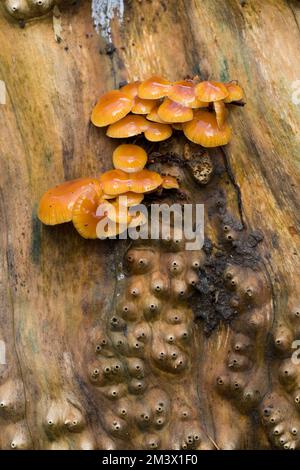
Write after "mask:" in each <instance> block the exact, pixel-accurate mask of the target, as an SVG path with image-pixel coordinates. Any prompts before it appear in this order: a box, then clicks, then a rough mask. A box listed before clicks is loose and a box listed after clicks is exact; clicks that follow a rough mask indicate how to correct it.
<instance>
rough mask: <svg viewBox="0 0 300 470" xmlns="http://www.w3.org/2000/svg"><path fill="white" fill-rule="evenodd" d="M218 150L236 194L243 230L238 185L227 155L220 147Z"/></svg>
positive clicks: (242, 210) (241, 206) (243, 220)
mask: <svg viewBox="0 0 300 470" xmlns="http://www.w3.org/2000/svg"><path fill="white" fill-rule="evenodd" d="M220 150H221V152H222V155H223V161H224V166H225V169H226V172H227V174H228V176H229V179H230V181H231V183H232V185H233V187H234V189H235V192H236V196H237V204H238V210H239V215H240V219H241V223H242V226H243V229H247V225H246V223H245V219H244V214H243V212H244V209H243V201H242V193H241V189H240V187H239V185H238V183H237V182H236V179H235V176H234V174H233V171H232V168H231V165H230V161H229V158H228V155H227V154H226V152H225V150H224V148H223V147H220Z"/></svg>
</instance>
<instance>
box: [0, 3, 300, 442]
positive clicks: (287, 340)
mask: <svg viewBox="0 0 300 470" xmlns="http://www.w3.org/2000/svg"><path fill="white" fill-rule="evenodd" d="M60 3H61V4H62V5H60V6H59V8H60V10H58V8H57V7H56V8H55V9H54V10H53V11H52V10H51V11H50V12H49V13H48V14H47V15H45V16H42V17H39V18H38V19H36V18H30V19H29V20H28V16H31V15H30V14H28V15H27V18H26V22H24V21H22V19H21V21H19V20H20V19H18V21H17V20H16V19H15V18H12V17H11V16H10V15H9V14H8V13H7V11H6V10H5V8H4V3H3V5H2V10H1V14H0V45H1V47H0V80H1V81H2V85H1V89H3V88H4V87H5V89H6V91H5V100H4V99H2V101H1V103H3V104H0V136H1V149H0V155H1V173H0V181H1V199H0V212H1V216H0V218H1V221H2V230H1V237H0V253H1V283H0V296H1V305H0V318H1V322H0V340H1V341H2V343H1V344H4V345H5V350H6V351H5V352H6V357H5V361H2V362H5V363H4V364H1V365H0V430H1V432H0V448H1V449H7V448H20V449H28V448H30V449H31V448H33V449H49V448H51V449H64V448H66V449H81V448H82V449H89V448H91V449H124V448H129V449H130V448H138V449H140V448H150V449H155V448H167V449H169V448H170V449H181V448H183V449H185V448H199V449H240V448H241V449H254V448H263V449H270V448H300V441H299V437H298V436H299V435H300V423H299V403H300V391H299V388H298V386H299V374H300V372H299V366H298V365H297V364H296V363H295V361H292V355H293V353H294V352H295V344H294V345H293V342H294V341H295V340H297V339H298V338H299V335H300V313H299V312H300V310H299V309H300V299H299V295H300V285H299V268H300V263H299V198H298V193H297V189H298V188H299V180H300V175H299V150H300V141H299V118H300V105H299V104H297V99H296V100H295V93H296V91H297V90H296V89H295V86H296V85H297V84H296V81H297V80H299V79H300V63H299V61H298V60H297V57H298V51H299V46H300V33H299V22H300V7H299V4H298V2H296V1H284V0H276V1H275V0H265V1H264V2H260V1H258V0H248V1H247V0H246V1H243V2H242V1H238V0H228V1H227V2H222V1H218V0H180V1H178V0H166V1H158V0H152V1H151V0H149V1H147V0H144V1H141V2H140V1H127V2H125V4H124V3H123V1H121V0H120V1H115V2H107V1H100V0H99V1H98V0H94V1H93V2H92V5H91V2H90V1H82V2H79V3H78V4H76V5H71V6H70V5H65V6H64V5H63V3H64V2H60ZM66 3H67V2H66ZM68 3H69V2H68ZM94 22H95V23H96V28H95V27H94V24H93V23H94ZM154 73H155V74H161V75H164V76H166V77H167V78H169V79H170V80H178V79H181V78H182V77H185V76H194V75H199V77H200V78H201V79H206V78H207V77H212V78H215V79H216V80H222V81H228V80H233V79H237V80H239V82H240V84H241V85H242V87H243V88H244V90H245V95H246V100H245V101H246V106H245V107H236V108H235V109H233V110H232V112H231V114H230V123H231V126H232V128H233V138H232V141H231V143H230V144H229V145H228V146H226V148H222V149H216V150H214V151H210V152H206V153H205V154H204V155H203V153H201V152H200V150H199V149H198V148H197V147H196V146H193V145H189V146H187V145H186V141H185V140H184V139H183V138H182V137H181V136H179V135H177V134H176V135H174V136H173V137H172V139H170V141H168V142H167V144H164V145H160V146H156V147H155V148H154V149H150V148H149V147H148V149H149V151H150V150H152V151H153V150H155V151H156V152H158V153H159V154H160V155H162V163H159V162H158V160H155V158H154V157H153V159H154V160H155V161H154V163H153V164H154V166H155V167H159V168H161V169H162V170H163V171H165V172H169V173H172V174H175V175H176V176H178V177H179V178H180V179H181V183H182V189H183V192H184V195H185V196H184V197H185V198H186V199H187V200H191V201H193V202H203V203H204V204H205V211H206V221H207V223H206V244H205V247H204V250H202V252H201V253H196V254H195V253H194V254H191V253H193V252H191V253H190V254H189V253H188V252H185V251H184V250H182V249H181V247H179V248H178V247H176V244H175V245H174V244H172V243H170V246H168V247H167V248H166V247H165V246H163V245H160V244H152V243H148V244H145V245H143V246H141V245H139V244H133V246H132V247H131V248H130V251H127V249H128V247H127V246H126V245H125V244H124V243H123V242H119V241H100V240H97V241H91V240H84V239H82V238H80V236H79V235H78V234H77V233H75V230H72V228H71V227H70V226H69V225H67V224H65V225H63V226H57V227H50V228H49V227H45V226H42V225H41V224H40V223H39V221H38V220H37V216H36V210H37V205H38V201H39V199H40V197H41V195H42V194H43V192H45V191H46V190H47V189H48V188H49V187H51V186H54V185H55V184H58V183H60V182H62V181H64V180H65V179H73V178H77V177H81V176H92V175H95V176H96V175H97V174H99V173H101V172H103V171H105V170H107V169H109V168H110V167H111V154H112V151H113V149H114V148H115V147H116V145H118V142H116V141H112V140H111V139H108V138H107V137H106V136H105V133H104V132H103V131H102V130H99V129H96V128H94V127H93V126H92V125H91V124H90V113H91V109H92V107H93V105H94V103H95V101H96V99H97V98H98V97H99V96H100V95H101V93H103V92H105V91H108V90H110V89H112V88H118V86H119V84H120V83H121V82H123V81H124V80H128V81H131V80H134V79H143V78H146V77H147V76H149V75H151V74H154ZM2 95H3V93H2ZM2 98H3V96H2ZM142 144H143V145H145V143H142ZM170 151H173V152H175V154H176V156H177V157H176V158H175V157H174V159H173V161H172V160H171V161H170V158H169V157H168V155H170ZM204 157H205V158H206V159H207V161H209V162H210V165H211V166H212V167H213V172H212V176H211V178H210V180H209V182H208V184H203V181H200V184H199V181H198V182H197V181H196V178H195V176H196V174H195V168H196V167H195V165H196V164H197V162H198V163H199V166H198V167H197V168H198V169H199V167H200V169H201V168H202V166H203V158H204ZM187 159H188V160H187ZM201 165H202V166H201ZM196 166H197V165H196ZM202 169H203V168H202ZM262 237H263V239H262ZM128 257H129V258H128ZM141 259H142V264H143V263H144V262H145V263H146V265H147V266H148V265H149V266H152V268H153V269H152V268H151V269H150V268H149V269H148V268H147V269H146V268H145V270H143V269H141V270H139V269H140V268H138V266H139V264H138V262H139V260H141ZM174 261H175V263H178V265H179V266H182V270H183V271H182V272H184V273H185V275H184V276H183V277H182V276H181V277H180V276H179V278H178V279H179V281H180V282H181V283H180V282H175V281H174V279H177V278H174V276H173V274H172V271H171V270H170V269H171V268H170V269H169V268H168V266H170V263H172V262H174ZM195 262H196V263H197V262H198V263H199V264H200V271H199V273H198V274H199V279H197V287H198V290H197V289H196V292H195V294H194V295H193V296H192V298H191V299H192V300H191V299H189V298H186V296H185V295H183V297H182V298H180V295H181V294H180V292H181V287H182V285H184V289H186V293H188V290H189V289H190V285H189V282H192V280H193V279H194V277H193V276H194V275H195V273H197V272H198V271H197V269H195V265H194V263H195ZM128 263H129V267H128ZM130 266H131V267H130ZM196 267H197V266H196ZM154 268H155V269H154ZM158 278H159V280H160V282H162V283H164V282H165V284H166V285H167V286H168V292H169V293H168V294H165V296H164V295H163V294H162V296H161V297H160V296H159V295H156V294H153V292H152V289H153V288H154V287H153V285H154V284H155V280H156V279H158ZM153 283H154V284H153ZM205 283H206V284H205ZM204 284H205V285H206V287H207V286H208V288H209V289H208V290H205V288H206V287H205V285H204ZM134 287H137V289H140V291H141V295H142V300H141V299H140V300H137V303H136V304H134V305H135V307H132V305H133V303H134V302H133V300H132V298H131V297H130V295H131V294H130V292H131V290H132V288H134ZM184 294H185V292H184ZM177 296H179V297H177ZM153 299H154V300H153ZM178 299H179V300H178ZM143 302H144V303H143ZM153 302H154V307H155V306H157V308H158V310H159V312H158V314H157V316H155V315H154V316H153V315H152V314H150V313H151V308H150V313H149V312H148V310H147V308H148V307H149V306H151V305H152V304H153ZM156 303H157V305H156ZM124 307H129V311H130V308H131V307H132V308H133V313H132V317H130V318H129V316H128V314H127V317H126V315H125V313H124V311H123V310H122V309H124ZM136 309H137V310H138V311H139V312H140V311H142V310H143V311H144V313H143V315H142V318H141V317H140V316H139V315H137V314H135V313H134V312H136ZM172 309H173V310H174V309H175V310H176V312H177V314H178V315H179V316H180V315H181V316H182V319H181V320H180V319H179V321H178V324H177V323H176V321H175V320H174V318H173V317H174V315H175V316H177V315H176V314H174V311H173V310H172ZM146 310H147V312H148V313H145V311H146ZM125 311H126V312H127V310H125ZM122 312H123V313H122ZM129 313H130V312H129ZM173 314H174V315H173ZM227 314H228V316H229V319H228V318H227ZM172 315H173V316H172ZM114 317H115V318H116V321H117V325H113V323H112V322H114V320H113V319H114ZM171 317H172V318H171ZM124 325H125V326H124ZM124 331H126V332H127V333H126V334H125V333H124ZM185 334H186V337H187V340H186V342H185V339H184V338H185ZM170 335H171V339H170ZM182 335H183V336H182ZM161 353H162V354H163V355H162V356H161V357H163V359H162V360H161V359H160V354H161ZM173 353H174V354H175V355H176V356H174V357H175V359H174V360H175V363H174V361H173V362H172V354H173ZM174 364H177V366H176V367H175V366H174ZM116 366H117V369H116ZM106 369H107V371H106ZM113 372H114V373H113ZM110 373H111V374H112V376H110ZM103 374H104V375H103ZM105 374H107V375H105ZM111 377H112V378H111Z"/></svg>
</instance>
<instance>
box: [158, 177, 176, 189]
mask: <svg viewBox="0 0 300 470" xmlns="http://www.w3.org/2000/svg"><path fill="white" fill-rule="evenodd" d="M162 187H163V188H164V189H178V188H179V184H178V181H177V179H176V178H174V176H171V175H167V176H163V182H162Z"/></svg>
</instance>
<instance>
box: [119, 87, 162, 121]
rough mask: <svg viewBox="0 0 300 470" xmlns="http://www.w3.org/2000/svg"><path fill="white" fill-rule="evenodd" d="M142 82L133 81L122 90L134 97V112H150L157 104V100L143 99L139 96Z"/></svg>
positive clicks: (132, 110)
mask: <svg viewBox="0 0 300 470" xmlns="http://www.w3.org/2000/svg"><path fill="white" fill-rule="evenodd" d="M140 84H141V82H138V81H137V82H132V83H128V85H124V86H123V87H122V88H121V91H122V92H123V93H125V94H126V95H128V96H129V97H130V98H132V99H133V106H132V109H131V112H132V113H133V114H148V113H150V112H151V110H152V108H154V106H155V105H156V100H143V99H142V98H139V97H138V88H139V85H140Z"/></svg>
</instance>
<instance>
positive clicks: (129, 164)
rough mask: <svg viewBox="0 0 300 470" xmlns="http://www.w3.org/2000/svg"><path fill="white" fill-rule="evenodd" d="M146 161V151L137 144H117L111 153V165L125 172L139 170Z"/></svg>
mask: <svg viewBox="0 0 300 470" xmlns="http://www.w3.org/2000/svg"><path fill="white" fill-rule="evenodd" d="M146 163H147V153H146V152H145V150H144V149H143V148H142V147H139V145H133V144H123V145H119V146H118V147H117V148H116V149H115V151H114V153H113V165H114V167H115V168H117V169H119V170H123V171H125V172H126V173H134V172H136V171H141V170H142V169H143V168H144V166H145V165H146Z"/></svg>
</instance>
